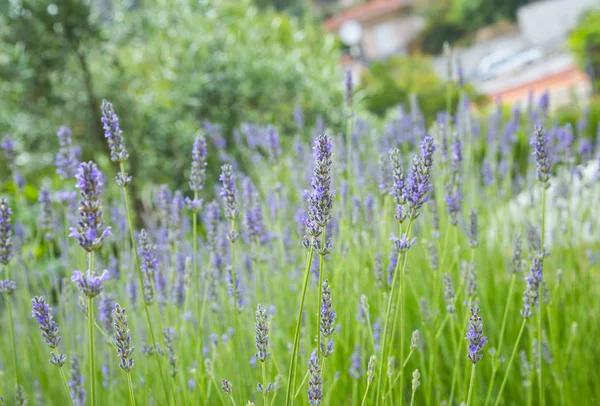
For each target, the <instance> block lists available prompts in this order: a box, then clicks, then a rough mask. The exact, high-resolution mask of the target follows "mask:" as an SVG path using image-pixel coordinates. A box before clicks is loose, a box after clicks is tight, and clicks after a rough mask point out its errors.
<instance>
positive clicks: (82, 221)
mask: <svg viewBox="0 0 600 406" xmlns="http://www.w3.org/2000/svg"><path fill="white" fill-rule="evenodd" d="M75 178H76V179H77V188H78V189H79V194H80V195H81V201H80V203H79V220H78V222H77V227H71V228H70V229H69V230H70V234H69V236H70V237H75V238H77V240H78V241H79V245H80V246H81V247H82V248H83V249H85V250H86V251H88V252H90V251H94V250H97V249H98V248H100V246H101V245H102V242H103V241H104V240H105V239H106V237H108V236H110V235H111V232H110V227H106V226H105V224H104V220H103V216H102V210H101V209H102V191H103V187H104V182H103V180H102V174H101V173H100V171H99V170H98V167H97V166H96V164H95V163H93V162H92V161H90V162H82V163H81V164H80V165H79V168H78V169H77V174H76V175H75Z"/></svg>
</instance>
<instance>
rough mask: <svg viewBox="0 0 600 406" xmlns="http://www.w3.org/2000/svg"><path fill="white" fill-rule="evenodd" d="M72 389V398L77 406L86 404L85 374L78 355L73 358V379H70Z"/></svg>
mask: <svg viewBox="0 0 600 406" xmlns="http://www.w3.org/2000/svg"><path fill="white" fill-rule="evenodd" d="M69 388H70V389H71V399H73V403H74V404H75V406H85V389H84V388H83V375H81V367H80V366H79V359H78V358H77V357H76V356H73V357H72V358H71V380H70V381H69Z"/></svg>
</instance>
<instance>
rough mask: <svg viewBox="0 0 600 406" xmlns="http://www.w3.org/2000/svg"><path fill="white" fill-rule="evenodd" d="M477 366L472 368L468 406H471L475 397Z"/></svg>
mask: <svg viewBox="0 0 600 406" xmlns="http://www.w3.org/2000/svg"><path fill="white" fill-rule="evenodd" d="M475 365H476V364H473V366H472V367H471V382H470V383H469V394H468V395H467V406H469V405H470V404H471V396H473V385H474V383H475Z"/></svg>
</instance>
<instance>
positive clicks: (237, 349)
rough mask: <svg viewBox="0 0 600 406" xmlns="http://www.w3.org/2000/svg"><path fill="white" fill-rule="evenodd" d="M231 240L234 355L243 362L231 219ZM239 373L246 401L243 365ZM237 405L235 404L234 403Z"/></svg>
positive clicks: (241, 388)
mask: <svg viewBox="0 0 600 406" xmlns="http://www.w3.org/2000/svg"><path fill="white" fill-rule="evenodd" d="M230 232H231V237H232V238H231V239H230V242H229V247H230V249H229V251H230V254H231V265H230V266H231V283H232V285H233V286H232V287H233V307H232V310H233V328H234V332H235V333H234V338H233V340H234V353H235V358H236V360H241V356H242V354H241V352H242V347H241V344H240V334H241V331H240V328H239V327H240V325H239V321H238V309H237V306H238V295H239V292H238V289H237V277H236V274H235V253H234V246H235V239H234V238H233V237H234V236H235V234H236V227H235V219H231V231H230ZM237 371H238V379H239V382H240V392H241V395H242V399H244V397H245V396H244V388H245V387H244V385H243V382H244V381H243V380H242V368H241V364H240V366H239V367H237ZM231 400H232V401H233V396H231ZM234 403H235V402H234Z"/></svg>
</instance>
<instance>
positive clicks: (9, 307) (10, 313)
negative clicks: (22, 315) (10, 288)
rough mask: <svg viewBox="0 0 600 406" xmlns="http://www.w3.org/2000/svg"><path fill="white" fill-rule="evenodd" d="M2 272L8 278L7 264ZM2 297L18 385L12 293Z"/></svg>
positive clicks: (18, 383)
mask: <svg viewBox="0 0 600 406" xmlns="http://www.w3.org/2000/svg"><path fill="white" fill-rule="evenodd" d="M4 274H5V277H6V280H10V275H9V273H8V265H4ZM4 298H5V299H6V307H7V309H6V310H7V312H8V323H9V328H10V339H11V345H12V358H13V365H14V367H15V369H14V373H15V383H16V384H17V385H20V381H19V364H18V362H17V347H16V345H15V341H16V340H15V326H14V322H13V309H12V295H9V294H7V295H5V296H4Z"/></svg>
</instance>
